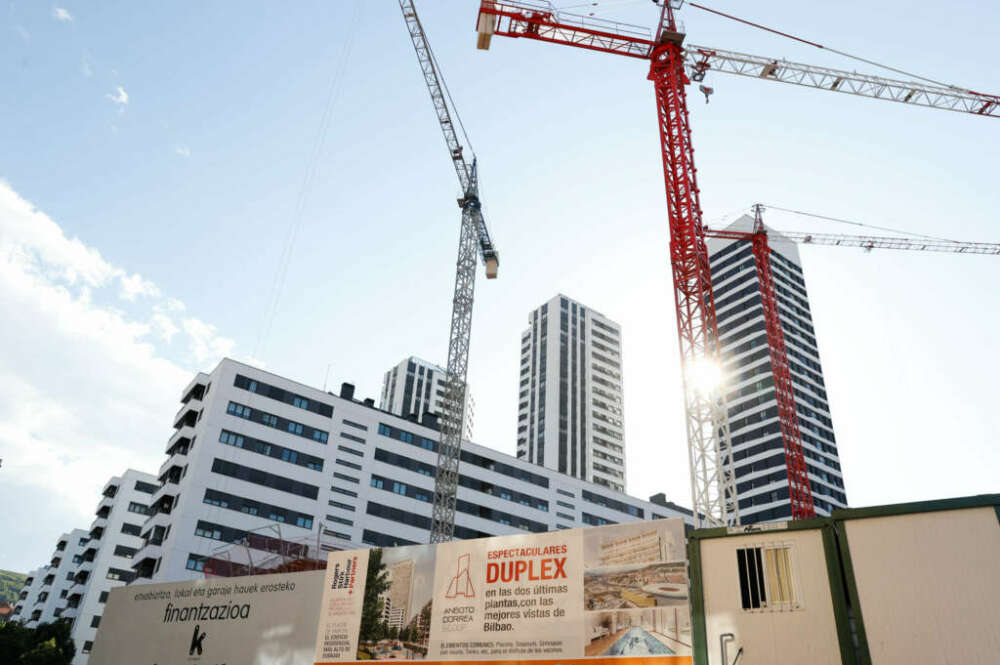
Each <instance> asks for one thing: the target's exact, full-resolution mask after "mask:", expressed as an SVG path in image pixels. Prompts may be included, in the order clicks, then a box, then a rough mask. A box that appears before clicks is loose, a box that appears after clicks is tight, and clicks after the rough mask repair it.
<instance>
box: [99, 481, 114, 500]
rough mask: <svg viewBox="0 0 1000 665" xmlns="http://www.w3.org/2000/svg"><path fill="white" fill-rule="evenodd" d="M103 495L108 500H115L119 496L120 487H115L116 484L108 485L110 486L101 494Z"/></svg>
mask: <svg viewBox="0 0 1000 665" xmlns="http://www.w3.org/2000/svg"><path fill="white" fill-rule="evenodd" d="M101 494H102V495H104V496H105V497H106V498H108V499H113V498H115V495H116V494H118V485H115V484H114V483H108V486H107V487H105V488H104V491H103V492H101Z"/></svg>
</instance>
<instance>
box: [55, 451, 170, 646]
mask: <svg viewBox="0 0 1000 665" xmlns="http://www.w3.org/2000/svg"><path fill="white" fill-rule="evenodd" d="M158 487H159V480H158V479H157V477H156V476H154V475H152V474H148V473H142V472H141V471H135V470H132V469H129V470H127V471H125V473H123V474H122V475H121V476H114V477H112V478H111V479H110V480H108V482H106V483H105V484H104V489H103V490H102V491H101V500H100V501H99V502H98V504H97V508H96V510H95V511H94V512H95V517H94V522H93V523H92V524H91V525H90V534H89V540H88V542H87V544H86V545H85V546H84V551H83V555H82V561H81V562H80V564H79V565H78V566H77V571H76V582H77V583H76V584H75V585H74V586H73V587H72V588H70V590H69V597H68V599H67V607H66V609H65V610H64V612H63V614H62V616H63V618H66V619H71V620H72V621H73V632H72V635H73V642H74V643H75V644H76V656H75V657H74V658H73V665H85V663H86V662H87V660H88V658H89V657H90V649H91V647H92V646H93V645H94V637H95V636H96V635H97V628H98V626H99V625H100V622H101V616H102V615H103V614H104V604H105V603H106V602H107V599H108V593H109V592H110V591H111V589H113V588H115V587H119V586H123V585H125V584H128V583H129V582H130V581H131V580H132V577H133V573H132V557H133V555H135V553H136V551H137V550H138V549H139V547H140V546H141V545H142V539H141V538H140V537H139V534H140V532H141V528H142V524H143V522H145V521H146V517H147V516H148V515H149V504H150V500H151V498H152V495H153V492H155V491H156V489H157V488H158Z"/></svg>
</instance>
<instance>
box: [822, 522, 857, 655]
mask: <svg viewBox="0 0 1000 665" xmlns="http://www.w3.org/2000/svg"><path fill="white" fill-rule="evenodd" d="M823 555H824V556H825V557H826V574H827V578H828V580H829V583H830V598H831V599H832V600H833V618H834V621H836V624H837V641H838V642H839V643H840V662H841V663H843V665H857V661H856V659H855V656H854V643H853V641H852V640H851V622H850V617H849V615H848V609H847V590H846V586H845V584H844V576H843V574H842V572H841V568H840V555H839V553H838V552H837V537H836V535H835V533H834V529H833V526H832V525H827V526H825V527H823Z"/></svg>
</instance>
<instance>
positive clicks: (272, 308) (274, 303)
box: [253, 0, 362, 360]
mask: <svg viewBox="0 0 1000 665" xmlns="http://www.w3.org/2000/svg"><path fill="white" fill-rule="evenodd" d="M361 6H362V2H361V1H360V0H355V3H354V13H353V14H352V16H351V22H350V24H349V26H348V29H347V39H346V41H345V42H344V45H343V47H342V48H341V51H340V61H339V63H338V64H337V67H336V69H335V70H334V74H333V77H332V78H331V79H330V88H329V91H328V92H327V97H326V105H325V107H324V108H323V114H322V115H321V116H320V122H319V127H318V128H317V131H316V138H315V140H314V142H313V148H312V152H311V153H310V155H309V158H308V161H307V162H306V170H305V173H304V174H303V176H302V183H301V184H300V185H299V192H298V195H297V196H296V199H295V206H294V208H293V210H292V216H291V219H290V220H289V224H288V230H287V231H286V233H285V242H284V245H283V246H282V249H281V256H280V257H279V259H278V268H277V270H276V271H275V276H274V281H273V282H272V285H271V293H270V295H269V296H268V302H267V307H266V308H265V310H264V312H265V313H264V320H263V321H262V322H261V328H260V332H259V333H258V336H257V342H256V344H255V345H254V352H253V357H254V358H255V359H258V360H259V358H258V354H260V353H262V352H263V350H264V349H263V347H264V345H265V343H266V342H267V338H268V337H269V336H270V334H271V326H272V324H273V322H274V317H275V315H276V314H277V311H278V303H279V302H280V301H281V294H282V292H283V291H284V288H285V281H286V278H287V277H288V266H289V265H290V264H291V260H292V253H293V250H294V247H295V241H296V239H297V238H298V235H299V230H300V229H301V228H302V216H303V213H304V212H305V206H306V201H307V199H308V197H309V192H310V191H311V190H312V184H313V180H314V179H315V176H316V171H317V170H318V167H319V158H320V154H321V153H322V151H323V145H324V143H325V142H326V137H327V134H328V133H329V130H330V124H331V121H332V119H333V109H334V107H335V106H336V105H337V101H338V100H339V99H340V92H341V89H342V83H343V79H344V73H345V71H346V70H347V64H348V62H349V61H350V57H351V51H352V49H353V46H354V35H355V33H356V32H357V30H356V28H357V25H358V21H359V19H360V15H361Z"/></svg>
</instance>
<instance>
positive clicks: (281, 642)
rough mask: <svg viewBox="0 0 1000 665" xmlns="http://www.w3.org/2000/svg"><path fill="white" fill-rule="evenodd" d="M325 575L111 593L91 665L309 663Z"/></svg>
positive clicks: (157, 586) (213, 581)
mask: <svg viewBox="0 0 1000 665" xmlns="http://www.w3.org/2000/svg"><path fill="white" fill-rule="evenodd" d="M323 572H324V571H322V570H317V571H309V572H301V573H284V574H277V575H254V576H249V577H230V578H222V579H206V580H194V581H189V582H175V583H168V584H137V585H131V586H124V587H119V588H117V589H113V590H112V591H111V593H110V595H109V596H108V603H107V606H106V607H105V610H104V615H103V616H102V618H101V625H100V628H99V629H98V632H97V637H96V639H95V640H94V646H93V650H92V651H91V654H90V660H89V665H125V664H127V665H180V664H182V663H183V664H184V665H225V664H228V665H308V664H309V663H312V662H313V650H314V645H315V643H316V615H317V613H318V611H319V602H320V597H321V596H322V591H323V589H322V587H323V580H324V577H323Z"/></svg>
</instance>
